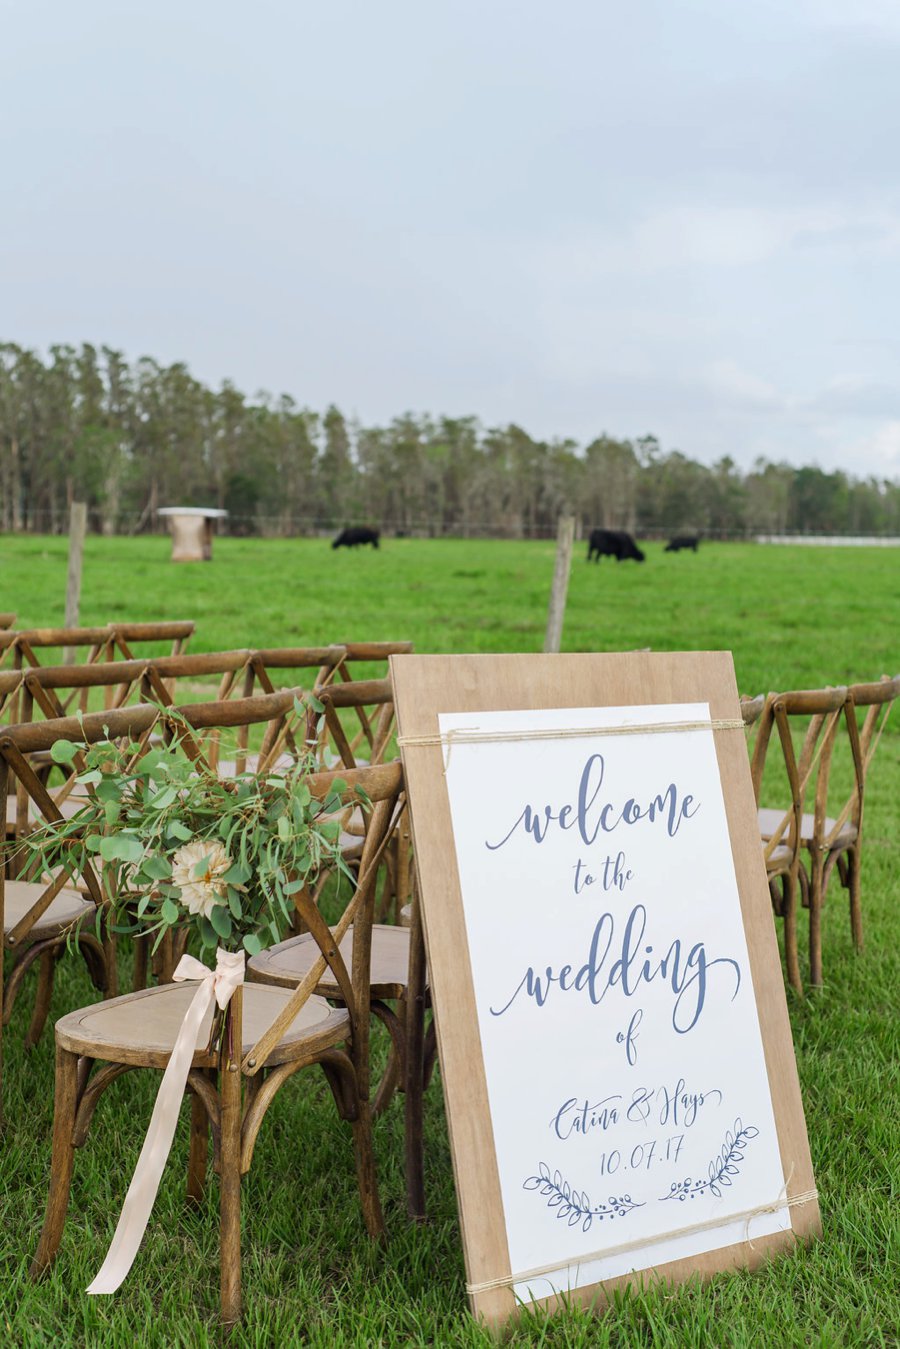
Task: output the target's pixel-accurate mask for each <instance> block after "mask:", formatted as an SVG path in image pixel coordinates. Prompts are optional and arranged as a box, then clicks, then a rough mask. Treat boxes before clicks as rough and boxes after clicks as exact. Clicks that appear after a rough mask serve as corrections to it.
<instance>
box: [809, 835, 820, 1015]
mask: <svg viewBox="0 0 900 1349" xmlns="http://www.w3.org/2000/svg"><path fill="white" fill-rule="evenodd" d="M822 891H823V876H822V864H821V861H820V859H819V858H818V857H816V858H813V861H812V865H811V866H810V869H809V981H810V983H811V984H812V986H813V988H819V987H821V985H822V898H823V895H822Z"/></svg>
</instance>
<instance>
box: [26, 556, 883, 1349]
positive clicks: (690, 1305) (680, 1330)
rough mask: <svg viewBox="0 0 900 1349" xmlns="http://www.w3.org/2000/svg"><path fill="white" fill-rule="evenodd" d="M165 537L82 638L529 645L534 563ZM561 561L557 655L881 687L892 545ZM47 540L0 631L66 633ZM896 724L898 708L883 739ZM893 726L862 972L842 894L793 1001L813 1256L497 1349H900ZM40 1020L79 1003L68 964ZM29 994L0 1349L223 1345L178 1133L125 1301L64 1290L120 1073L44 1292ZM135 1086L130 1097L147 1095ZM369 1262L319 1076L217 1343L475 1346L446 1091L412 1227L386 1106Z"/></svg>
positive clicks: (339, 1132) (275, 1125) (546, 580)
mask: <svg viewBox="0 0 900 1349" xmlns="http://www.w3.org/2000/svg"><path fill="white" fill-rule="evenodd" d="M168 551H169V544H168V541H167V540H165V539H161V538H160V539H156V538H153V539H137V540H118V539H91V540H89V541H88V545H87V549H86V555H85V575H84V585H83V592H82V605H81V619H82V621H83V622H85V623H100V622H106V621H108V620H109V619H112V618H119V619H133V620H138V619H152V618H187V617H190V618H193V619H195V620H196V622H197V636H196V637H195V639H194V640H193V642H192V644H191V647H190V649H191V650H194V651H201V650H216V649H221V648H223V647H234V646H247V645H256V646H264V645H286V644H290V645H298V644H310V645H311V644H320V643H323V642H329V641H341V640H365V639H379V638H381V639H385V638H398V639H399V638H409V639H411V640H413V641H414V642H415V643H416V646H417V649H418V650H420V651H425V652H427V651H432V652H437V651H537V650H540V648H541V644H542V640H543V631H544V624H545V621H546V603H547V596H548V593H549V587H550V577H551V573H552V567H553V545H552V544H549V543H511V542H486V541H471V542H463V541H452V540H446V541H443V540H442V541H418V540H406V539H404V540H390V539H389V540H386V541H385V542H384V544H383V546H382V549H381V550H380V551H379V552H378V553H372V552H371V550H366V551H365V552H355V553H351V552H347V551H338V552H332V551H331V550H330V548H329V547H328V543H327V541H325V540H296V541H282V540H278V541H263V540H247V541H240V540H228V539H220V540H217V541H216V545H215V560H214V562H213V563H212V565H209V566H203V565H194V566H179V567H176V566H172V565H171V564H170V563H169V562H168ZM585 552H586V545H579V549H578V554H577V556H576V561H575V563H574V565H573V571H572V581H571V586H570V594H569V607H568V612H567V618H566V626H565V630H564V637H563V646H564V649H566V650H584V651H591V650H622V649H629V648H635V647H646V646H650V647H653V648H654V649H656V650H665V649H667V650H676V649H708V648H722V647H726V648H730V649H731V650H733V652H734V658H735V664H736V668H737V676H738V684H739V687H740V688H741V689H742V691H744V692H747V693H756V692H759V691H761V690H764V689H770V688H773V687H779V686H780V687H782V688H788V687H795V688H796V687H805V686H817V685H818V686H820V685H822V684H824V683H832V684H836V683H842V682H845V681H849V680H853V679H872V678H877V677H878V676H879V675H880V674H881V673H883V672H885V673H891V674H893V673H896V672H897V670H898V669H900V639H898V634H900V554H898V553H897V552H895V551H894V550H891V549H833V550H829V549H819V548H810V549H806V548H781V547H778V548H776V547H771V548H764V547H753V546H751V545H736V544H735V545H725V544H723V545H714V544H709V545H702V546H701V551H700V553H699V554H698V555H697V556H696V557H695V556H693V555H690V554H686V555H681V554H678V555H669V556H665V555H664V554H663V552H662V546H661V545H659V544H656V545H654V544H651V545H649V546H648V548H647V554H648V557H647V562H646V564H645V565H644V566H637V565H635V564H633V563H626V564H622V565H616V564H615V563H613V562H611V561H605V562H603V563H601V564H600V565H599V566H595V565H591V566H587V565H586V563H585V561H584V553H585ZM65 567H66V541H65V540H61V539H55V538H20V539H11V538H8V537H6V538H0V611H2V610H7V609H12V610H16V611H17V612H18V614H19V620H20V626H22V625H33V626H48V625H51V624H56V623H59V622H61V620H62V614H63V597H64V593H65ZM897 715H898V714H896V713H895V718H896V717H897ZM898 797H900V720H894V721H892V722H891V723H890V724H889V726H888V730H887V732H886V733H885V735H884V737H883V739H882V742H881V745H880V747H879V750H878V754H877V758H876V760H875V764H874V767H873V770H872V776H871V790H870V793H869V796H868V804H867V822H866V855H865V861H864V874H863V892H864V913H865V920H866V950H865V953H864V955H863V956H862V957H861V958H856V957H855V956H854V954H853V952H852V949H851V944H850V937H849V924H848V921H847V916H846V906H845V904H844V903H843V896H842V892H841V891H840V889H839V887H838V886H837V885H836V884H835V886H834V888H833V891H832V894H831V897H830V906H829V910H828V912H827V914H826V923H825V971H826V979H827V984H826V987H825V988H824V989H822V990H821V991H820V992H819V993H817V994H816V995H815V996H810V997H807V998H806V999H802V1000H801V999H798V998H796V997H794V996H793V995H791V997H790V998H789V1004H790V1010H791V1018H792V1023H793V1029H794V1040H795V1044H796V1049H797V1056H798V1064H799V1070H800V1079H801V1085H802V1088H803V1096H804V1102H805V1106H806V1112H807V1122H808V1127H809V1134H810V1142H811V1146H812V1153H813V1161H814V1164H815V1168H816V1175H817V1183H818V1186H819V1190H820V1196H821V1205H822V1213H823V1222H824V1239H823V1240H822V1241H821V1242H820V1243H817V1244H816V1245H814V1246H813V1247H811V1248H809V1249H804V1250H798V1251H797V1252H796V1253H795V1254H793V1255H792V1256H791V1257H789V1258H786V1259H782V1260H779V1261H777V1262H773V1263H771V1264H769V1265H767V1266H766V1267H765V1268H764V1269H763V1270H761V1271H759V1272H757V1273H756V1274H753V1275H744V1274H741V1275H733V1276H720V1277H718V1278H716V1279H715V1280H713V1281H712V1282H711V1283H710V1284H708V1285H706V1286H705V1287H700V1286H698V1285H689V1286H685V1287H682V1288H679V1289H675V1290H673V1289H668V1288H665V1287H659V1286H657V1287H651V1288H648V1289H647V1290H646V1291H644V1292H638V1293H630V1294H628V1295H627V1296H624V1297H620V1298H618V1299H617V1300H616V1302H615V1304H614V1306H613V1308H612V1309H611V1310H610V1311H609V1312H608V1313H607V1314H605V1315H603V1316H602V1317H600V1318H595V1317H592V1316H590V1315H589V1314H587V1313H582V1312H576V1311H572V1312H568V1313H563V1314H560V1315H558V1316H556V1317H554V1318H553V1319H552V1320H549V1319H546V1318H539V1317H535V1318H526V1319H525V1320H524V1321H523V1323H522V1324H521V1325H520V1327H519V1328H518V1330H517V1331H516V1332H515V1336H514V1342H515V1343H517V1344H528V1345H542V1346H567V1349H568V1347H569V1346H579V1345H585V1346H586V1345H591V1346H593V1345H597V1346H605V1345H609V1346H651V1345H652V1346H656V1345H664V1346H671V1349H681V1346H694V1345H696V1346H706V1345H734V1346H751V1345H752V1346H780V1345H798V1346H799V1345H822V1346H831V1345H835V1346H836V1345H842V1346H843V1345H859V1346H863V1345H864V1346H869V1345H896V1344H898V1343H900V1330H898V1327H900V1273H898V1271H900V1220H898V1199H900V1130H898V1124H897V1116H898V1100H900V1030H898V1026H900V1019H898V1012H900V994H898V989H900V957H898V950H900V902H898V901H900V884H898V875H900V839H898V830H897V824H898V811H897V808H896V804H895V803H896V801H897V799H898ZM59 975H60V977H59V980H58V984H57V988H56V994H55V1004H54V1008H55V1012H56V1014H57V1015H60V1014H62V1012H63V1011H65V1010H67V1009H69V1008H72V1007H75V1006H79V1005H81V1004H82V1003H84V1002H86V1001H89V1000H90V999H91V997H92V990H91V987H90V984H89V982H88V980H87V976H86V974H85V973H84V971H83V970H82V969H81V968H80V967H79V965H78V963H77V962H76V961H74V960H70V959H66V960H65V961H63V963H62V965H61V967H60V971H59ZM27 1004H28V999H27V997H23V998H22V999H21V1000H20V1002H19V1004H18V1005H17V1007H16V1010H15V1013H14V1016H13V1019H12V1023H11V1025H10V1027H9V1028H8V1030H7V1033H6V1036H5V1050H6V1056H7V1061H6V1071H5V1084H4V1091H5V1106H6V1116H7V1124H6V1127H5V1132H4V1138H3V1151H2V1165H0V1290H2V1291H0V1327H2V1331H0V1343H2V1344H10V1345H23V1346H31V1345H51V1344H52V1345H70V1344H71V1345H82V1344H84V1345H90V1346H120V1345H127V1344H130V1343H136V1344H140V1345H141V1346H142V1347H143V1346H171V1345H179V1346H195V1345H206V1344H214V1343H219V1342H220V1341H221V1333H220V1331H219V1329H218V1327H217V1323H216V1307H217V1299H218V1270H217V1204H216V1192H215V1186H213V1187H212V1190H211V1193H210V1195H209V1198H208V1200H207V1202H206V1205H205V1207H204V1208H203V1209H202V1210H201V1211H200V1212H199V1213H190V1212H188V1211H187V1210H186V1209H185V1207H184V1205H183V1202H182V1194H183V1175H184V1168H185V1165H186V1156H187V1146H186V1132H187V1130H186V1127H185V1125H186V1118H187V1116H186V1112H185V1118H184V1120H183V1121H182V1129H181V1131H180V1134H179V1138H178V1139H177V1141H176V1146H175V1149H174V1151H173V1156H172V1158H171V1160H170V1163H169V1167H168V1169H167V1172H166V1175H165V1177H164V1179H163V1184H162V1187H161V1190H160V1196H159V1200H158V1201H157V1206H156V1210H155V1213H154V1216H153V1219H152V1221H151V1228H150V1230H149V1232H148V1236H147V1238H146V1240H145V1243H144V1246H143V1248H142V1250H141V1253H140V1255H139V1257H138V1260H137V1262H136V1264H135V1268H134V1271H133V1273H132V1275H131V1277H130V1279H129V1280H128V1281H127V1283H126V1284H125V1286H124V1287H123V1289H122V1290H121V1291H120V1292H119V1293H118V1294H117V1295H116V1296H115V1297H113V1298H99V1299H91V1298H88V1297H86V1296H85V1294H84V1293H83V1291H82V1290H83V1289H84V1288H85V1286H86V1285H87V1283H88V1282H89V1281H90V1279H91V1277H92V1276H93V1274H94V1273H95V1272H96V1269H97V1267H98V1266H99V1263H100V1261H101V1259H102V1257H103V1255H104V1253H105V1250H106V1245H107V1243H108V1240H109V1237H110V1235H111V1232H112V1228H113V1226H114V1223H115V1217H116V1215H117V1213H118V1209H119V1206H120V1204H121V1200H122V1197H123V1195H124V1190H125V1187H126V1185H127V1181H128V1178H129V1176H130V1173H131V1170H132V1167H133V1164H134V1160H135V1158H136V1155H137V1151H138V1149H139V1147H140V1141H141V1138H142V1136H143V1131H144V1128H145V1126H146V1121H147V1119H148V1116H149V1110H150V1106H151V1103H152V1095H153V1090H154V1089H155V1083H156V1079H152V1080H151V1078H150V1075H149V1074H141V1075H136V1076H131V1077H129V1076H126V1077H125V1078H123V1079H122V1081H121V1082H119V1083H117V1084H115V1085H114V1086H113V1087H112V1088H111V1090H110V1092H109V1095H108V1096H107V1097H106V1098H104V1101H103V1103H102V1104H101V1107H100V1109H99V1111H98V1116H97V1119H96V1120H95V1124H94V1127H93V1130H92V1134H91V1138H90V1140H89V1143H88V1146H87V1147H86V1148H85V1149H84V1150H83V1151H82V1152H81V1153H80V1154H79V1156H78V1157H77V1160H76V1170H75V1183H74V1187H73V1199H72V1206H71V1209H70V1217H69V1224H68V1227H67V1232H66V1237H65V1240H64V1244H63V1248H62V1251H61V1255H60V1258H59V1260H58V1262H57V1264H56V1266H55V1269H54V1271H53V1273H52V1275H51V1276H50V1277H49V1278H48V1279H47V1281H46V1282H44V1283H43V1284H42V1285H40V1286H37V1287H32V1286H31V1285H30V1284H29V1283H28V1281H27V1279H26V1269H27V1264H28V1261H29V1259H30V1257H31V1254H32V1252H33V1248H34V1245H35V1242H36V1240H37V1232H38V1229H39V1224H40V1221H41V1218H42V1208H43V1202H44V1196H45V1192H46V1182H47V1172H48V1165H49V1128H50V1120H51V1113H52V1106H51V1103H52V1090H53V1049H52V1037H51V1036H50V1035H49V1034H47V1035H46V1036H45V1038H44V1040H43V1042H42V1043H41V1045H40V1046H39V1047H38V1049H37V1050H36V1051H35V1052H34V1053H33V1054H32V1055H31V1056H28V1057H27V1058H26V1056H25V1055H24V1053H23V1051H22V1048H21V1043H22V1038H23V1035H24V1029H25V1025H26V1021H27V1015H28V1011H29V1008H28V1005H27ZM144 1079H146V1080H144ZM376 1145H377V1150H378V1158H379V1166H380V1178H381V1183H382V1195H383V1200H384V1204H385V1209H386V1214H387V1218H388V1222H389V1226H390V1240H389V1243H388V1245H387V1246H386V1248H384V1249H381V1250H379V1249H373V1248H371V1247H370V1246H369V1245H368V1243H367V1242H366V1240H365V1238H364V1236H363V1234H362V1226H361V1222H360V1219H359V1216H358V1210H357V1206H356V1202H355V1185H354V1179H353V1167H352V1159H351V1153H350V1143H349V1137H348V1136H347V1135H346V1131H345V1130H343V1128H342V1126H341V1125H340V1124H339V1123H338V1122H337V1119H336V1115H335V1112H334V1109H333V1105H332V1102H331V1098H330V1094H328V1093H327V1089H326V1088H325V1085H324V1081H321V1080H319V1078H318V1077H316V1076H314V1075H312V1074H300V1076H299V1077H298V1078H296V1079H294V1080H293V1081H292V1082H291V1083H290V1084H288V1086H287V1087H286V1088H285V1090H284V1091H283V1092H282V1093H281V1095H280V1098H279V1100H278V1101H277V1102H276V1104H275V1106H274V1107H273V1110H272V1112H271V1114H270V1116H269V1117H268V1119H267V1121H266V1124H265V1126H264V1129H263V1133H262V1135H261V1138H260V1144H259V1147H258V1149H257V1153H256V1157H255V1160H254V1168H253V1171H252V1172H251V1174H250V1176H249V1178H248V1181H247V1183H246V1186H245V1191H244V1219H245V1225H244V1240H243V1249H244V1291H245V1309H246V1310H245V1319H244V1323H243V1327H242V1329H241V1330H240V1331H239V1332H238V1333H237V1334H235V1335H234V1336H233V1337H232V1339H231V1341H230V1342H231V1343H232V1344H235V1345H253V1346H263V1345H307V1344H309V1345H316V1346H323V1347H324V1346H333V1345H359V1346H369V1345H379V1344H384V1345H394V1344H410V1345H426V1344H435V1345H456V1344H459V1345H481V1344H485V1345H486V1344H488V1343H490V1341H489V1339H488V1337H487V1335H486V1334H485V1333H484V1332H483V1331H481V1330H480V1329H479V1328H478V1327H477V1326H476V1325H475V1324H474V1323H473V1322H472V1321H471V1320H470V1318H469V1317H468V1313H467V1311H466V1300H465V1295H464V1273H463V1262H462V1252H461V1246H460V1237H459V1228H458V1222H457V1216H456V1205H455V1198H454V1191H453V1182H452V1175H451V1169H450V1156H449V1147H448V1142H447V1134H446V1127H445V1122H444V1117H443V1109H442V1102H441V1095H440V1086H439V1079H436V1080H435V1083H434V1085H433V1086H432V1089H431V1091H430V1094H429V1101H428V1115H427V1133H426V1146H427V1152H426V1164H427V1172H426V1181H427V1186H428V1201H429V1207H430V1212H431V1215H432V1216H431V1221H430V1223H429V1224H428V1226H426V1227H425V1228H421V1229H411V1228H410V1227H408V1226H407V1224H406V1222H405V1217H404V1197H403V1178H402V1110H401V1106H400V1102H397V1103H396V1105H395V1107H394V1108H392V1109H391V1110H390V1111H389V1112H388V1113H387V1115H386V1116H385V1117H383V1118H382V1119H381V1120H380V1121H379V1122H378V1124H377V1126H376Z"/></svg>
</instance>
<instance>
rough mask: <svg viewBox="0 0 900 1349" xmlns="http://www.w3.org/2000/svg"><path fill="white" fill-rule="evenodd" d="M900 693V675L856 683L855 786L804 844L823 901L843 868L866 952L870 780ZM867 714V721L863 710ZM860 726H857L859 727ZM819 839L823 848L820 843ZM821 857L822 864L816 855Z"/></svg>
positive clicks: (856, 938)
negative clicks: (863, 876)
mask: <svg viewBox="0 0 900 1349" xmlns="http://www.w3.org/2000/svg"><path fill="white" fill-rule="evenodd" d="M898 697H900V675H894V677H893V679H890V678H888V676H886V675H884V676H882V678H881V679H880V680H878V681H876V682H874V683H870V684H851V685H850V696H849V698H848V700H847V706H846V709H845V711H846V716H847V731H848V736H849V740H850V749H851V753H852V756H853V769H854V784H853V788H852V790H851V792H850V796H849V798H848V799H847V801H846V802H845V804H844V805H843V807H842V809H841V810H840V811H839V813H838V815H837V818H836V819H834V820H832V819H830V818H829V817H827V816H826V817H824V818H823V819H822V820H821V821H819V820H818V819H814V820H813V829H814V831H815V829H816V827H817V825H818V826H820V833H819V835H818V837H817V835H816V833H815V832H814V833H813V834H812V835H811V836H809V840H808V841H807V838H806V837H804V840H803V842H804V846H806V847H807V848H808V849H809V853H810V890H811V891H812V888H813V886H815V885H816V884H818V885H820V886H821V890H822V901H821V902H822V903H824V898H825V891H826V889H827V887H828V881H829V879H830V876H831V874H832V871H833V870H834V869H835V867H836V868H837V872H838V876H839V877H840V881H841V884H842V885H843V886H844V888H845V889H846V891H847V897H848V901H849V907H850V930H851V933H852V936H853V944H854V946H855V947H856V949H857V951H861V950H862V945H863V925H862V895H861V892H860V865H861V862H862V838H863V807H864V804H865V792H866V779H867V776H868V772H869V768H870V766H871V763H872V760H873V758H874V757H875V751H876V749H877V748H878V742H879V740H880V739H881V736H882V732H883V731H884V728H885V726H886V725H887V720H888V717H889V716H890V714H891V709H892V707H893V704H894V701H895V699H896V698H898ZM860 712H861V713H862V720H861V721H860V719H859V713H860ZM854 726H855V730H854ZM816 843H818V847H816V846H815V845H816ZM816 856H817V857H818V859H819V862H818V866H816V865H815V857H816Z"/></svg>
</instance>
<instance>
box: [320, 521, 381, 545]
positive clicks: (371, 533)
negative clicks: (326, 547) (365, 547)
mask: <svg viewBox="0 0 900 1349" xmlns="http://www.w3.org/2000/svg"><path fill="white" fill-rule="evenodd" d="M380 538H381V533H380V531H379V530H377V529H367V528H366V527H365V525H354V526H353V527H352V528H351V529H342V530H341V532H340V534H338V536H337V538H336V539H335V541H334V543H333V544H332V545H331V546H332V548H358V547H359V545H360V544H361V543H371V545H372V547H373V548H377V547H378V540H379V539H380Z"/></svg>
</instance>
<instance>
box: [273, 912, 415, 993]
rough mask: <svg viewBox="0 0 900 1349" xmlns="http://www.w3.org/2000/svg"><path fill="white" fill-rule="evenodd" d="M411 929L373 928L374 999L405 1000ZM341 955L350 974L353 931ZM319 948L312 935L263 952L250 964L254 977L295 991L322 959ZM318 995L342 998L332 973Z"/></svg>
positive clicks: (327, 972)
mask: <svg viewBox="0 0 900 1349" xmlns="http://www.w3.org/2000/svg"><path fill="white" fill-rule="evenodd" d="M409 936H410V934H409V929H408V928H403V927H392V926H389V925H388V924H386V923H375V924H374V926H373V927H372V960H371V981H370V989H371V993H372V997H373V998H402V997H403V996H404V994H405V992H406V987H407V984H408V983H409ZM340 952H341V955H342V956H343V958H344V964H345V965H346V966H347V969H348V970H352V963H353V929H352V928H351V929H350V931H349V932H347V933H346V935H345V936H344V940H343V941H342V942H341V945H340ZM320 954H321V953H320V951H319V947H318V944H317V942H316V940H315V938H314V937H313V935H312V933H310V932H303V933H301V934H300V936H299V937H290V938H289V939H288V940H287V941H283V942H280V943H279V944H278V946H272V947H270V949H269V950H268V951H261V952H260V954H259V955H258V956H253V958H252V959H251V960H250V961H248V964H247V968H248V969H249V971H250V974H251V977H252V978H254V979H259V980H260V981H261V982H262V983H263V984H281V985H282V986H284V987H291V988H293V987H295V986H296V985H297V984H299V982H300V980H301V979H302V978H303V976H304V975H305V974H306V972H307V970H309V969H310V967H311V966H312V965H313V964H314V963H315V961H316V960H317V959H318V957H319V955H320ZM317 992H319V993H321V994H322V996H323V997H326V998H337V997H340V992H339V989H338V985H337V981H336V980H335V978H334V975H333V974H332V973H331V970H330V969H327V968H326V970H325V973H324V974H323V976H322V979H321V981H320V983H319V984H318V987H317Z"/></svg>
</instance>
